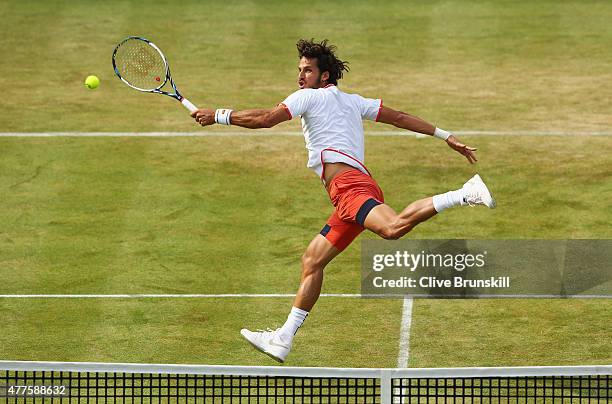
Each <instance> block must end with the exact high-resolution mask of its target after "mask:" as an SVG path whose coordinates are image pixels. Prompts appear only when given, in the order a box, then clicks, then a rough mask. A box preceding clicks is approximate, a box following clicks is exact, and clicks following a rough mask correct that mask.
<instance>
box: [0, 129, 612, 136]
mask: <svg viewBox="0 0 612 404" xmlns="http://www.w3.org/2000/svg"><path fill="white" fill-rule="evenodd" d="M365 133H366V135H367V136H416V137H427V135H422V134H417V133H414V132H409V131H394V130H390V131H368V130H366V132H365ZM453 133H456V134H457V135H478V136H612V131H581V130H575V131H525V130H516V131H494V130H491V131H486V130H459V131H454V132H453ZM234 136H303V134H302V132H301V131H266V130H262V131H252V130H241V131H214V132H211V131H204V130H203V131H200V132H0V137H234Z"/></svg>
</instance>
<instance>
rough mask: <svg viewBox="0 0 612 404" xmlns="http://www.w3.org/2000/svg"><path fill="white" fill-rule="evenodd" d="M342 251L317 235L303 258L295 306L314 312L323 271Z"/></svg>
mask: <svg viewBox="0 0 612 404" xmlns="http://www.w3.org/2000/svg"><path fill="white" fill-rule="evenodd" d="M338 254H340V250H338V249H337V248H336V247H334V246H333V245H332V243H330V242H329V240H327V239H326V238H325V237H323V236H322V235H320V234H317V235H316V237H315V238H314V239H313V240H312V241H311V242H310V244H309V245H308V248H306V252H304V255H303V256H302V279H301V280H300V287H299V289H298V291H297V294H296V295H295V299H294V300H293V306H294V307H297V308H299V309H301V310H304V311H310V310H312V307H313V306H314V304H315V303H316V301H317V299H318V298H319V295H320V294H321V285H322V284H323V269H324V268H325V267H326V266H327V264H329V263H330V262H331V260H333V259H334V258H335V257H336V256H337V255H338Z"/></svg>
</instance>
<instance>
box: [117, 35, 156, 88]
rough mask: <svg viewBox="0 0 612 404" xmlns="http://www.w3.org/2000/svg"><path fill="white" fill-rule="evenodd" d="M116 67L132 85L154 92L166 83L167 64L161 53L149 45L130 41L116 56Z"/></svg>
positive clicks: (118, 50)
mask: <svg viewBox="0 0 612 404" xmlns="http://www.w3.org/2000/svg"><path fill="white" fill-rule="evenodd" d="M115 66H116V67H117V70H118V71H119V74H120V75H121V77H122V78H123V79H124V80H125V81H127V82H128V83H129V84H130V85H132V86H134V87H138V88H140V89H143V90H153V89H156V88H159V87H161V86H162V85H163V84H164V83H165V82H166V63H165V62H164V59H163V58H162V56H161V55H160V54H159V52H158V51H157V50H156V49H155V48H153V47H152V46H150V45H149V44H148V43H146V42H144V41H141V40H136V39H130V40H127V41H125V42H124V43H123V44H122V45H121V46H120V47H119V48H118V49H117V53H116V55H115Z"/></svg>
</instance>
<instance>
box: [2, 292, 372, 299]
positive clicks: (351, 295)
mask: <svg viewBox="0 0 612 404" xmlns="http://www.w3.org/2000/svg"><path fill="white" fill-rule="evenodd" d="M243 297H295V294H293V293H221V294H203V293H185V294H112V295H110V294H109V295H104V294H22V295H19V294H13V295H0V298H2V299H30V298H46V299H155V298H170V299H176V298H190V299H193V298H197V299H202V298H204V299H223V298H243ZM320 297H342V298H358V297H361V294H358V293H322V294H321V296H320Z"/></svg>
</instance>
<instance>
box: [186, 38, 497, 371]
mask: <svg viewBox="0 0 612 404" xmlns="http://www.w3.org/2000/svg"><path fill="white" fill-rule="evenodd" d="M297 49H298V52H299V65H298V70H299V73H298V80H297V84H298V86H299V90H297V91H296V92H294V93H293V94H291V95H289V96H288V97H287V98H286V99H285V100H284V101H283V102H282V103H280V104H278V106H276V107H275V108H272V109H253V110H245V111H233V110H231V109H228V108H225V109H217V110H212V109H200V110H198V111H196V112H194V113H192V114H191V116H192V117H194V118H195V120H196V121H197V122H198V123H199V124H201V125H202V126H207V125H212V124H215V123H217V124H222V125H237V126H241V127H244V128H250V129H257V128H270V127H273V126H275V125H278V124H279V123H281V122H284V121H288V120H290V119H293V118H295V117H297V116H299V117H300V118H301V120H302V129H303V132H304V137H305V139H306V148H307V149H308V164H307V167H309V168H311V169H313V170H314V171H315V173H316V174H317V175H318V176H319V177H320V178H321V180H322V182H323V185H324V186H325V189H326V190H327V193H328V194H329V198H330V200H331V203H332V204H333V206H334V208H335V209H334V211H333V213H332V214H331V216H330V217H329V219H328V220H327V223H326V224H325V226H324V227H323V229H322V230H321V232H320V233H319V234H317V235H316V236H315V238H314V239H313V240H312V241H311V242H310V244H309V245H308V247H307V248H306V251H305V253H304V255H303V256H302V277H301V282H300V287H299V289H298V291H297V294H296V296H295V299H294V302H293V308H292V309H291V312H290V313H289V317H288V318H287V321H286V322H285V324H284V325H283V326H282V327H281V328H279V329H277V330H268V331H258V332H253V331H249V330H247V329H243V330H241V334H242V335H243V336H244V338H246V339H247V340H248V341H249V342H250V343H251V344H252V345H253V346H254V347H255V348H257V349H258V350H260V351H262V352H264V353H265V354H267V355H269V356H271V357H272V358H274V359H276V360H277V361H279V362H284V361H285V359H286V358H287V355H288V354H289V351H290V350H291V346H292V343H293V338H294V336H295V334H296V332H297V330H298V329H299V328H300V327H301V325H302V323H303V322H304V320H305V319H306V316H308V313H309V312H310V311H311V310H312V307H313V306H314V304H315V303H316V301H317V299H318V298H319V294H320V293H321V285H322V283H323V269H324V268H325V266H326V265H327V264H329V262H330V261H331V260H333V259H334V257H336V256H337V255H338V254H340V253H341V252H342V251H343V250H344V249H345V248H346V247H347V246H348V245H349V244H351V242H352V241H353V240H354V239H355V237H357V236H358V235H359V234H360V233H361V232H362V231H363V230H364V229H368V230H370V231H372V232H374V233H376V234H378V235H379V236H381V237H383V238H385V239H398V238H400V237H402V236H403V235H405V234H406V233H408V232H409V231H410V230H412V229H413V228H414V227H415V226H416V225H417V224H419V223H421V222H423V221H425V220H427V219H429V218H431V217H432V216H434V215H436V214H438V213H440V212H442V211H443V210H445V209H448V208H451V207H455V206H468V205H469V206H474V205H484V206H487V207H489V208H494V207H495V201H494V199H493V198H492V196H491V193H490V192H489V190H488V189H487V187H486V185H485V184H484V183H483V181H482V180H481V178H480V177H479V176H478V174H477V175H475V176H474V177H472V178H471V179H470V180H469V181H467V182H466V183H465V184H464V185H463V187H462V188H459V189H457V190H454V191H449V192H446V193H442V194H439V195H435V196H433V197H428V198H424V199H420V200H418V201H416V202H413V203H411V204H410V205H408V206H407V207H406V208H405V209H404V210H402V211H401V212H400V213H397V212H396V211H395V210H393V208H391V207H390V206H389V205H387V204H385V203H384V202H385V200H384V197H383V192H382V191H381V189H380V187H379V186H378V185H377V183H376V181H375V180H374V178H372V175H371V174H370V171H369V170H368V169H367V167H366V166H365V163H364V157H365V150H364V134H363V123H362V120H363V119H367V120H371V121H376V122H382V123H386V124H390V125H393V126H396V127H398V128H402V129H407V130H410V131H413V132H418V133H423V134H426V135H431V136H434V137H437V138H439V139H441V140H443V141H444V142H445V143H446V144H447V145H448V146H449V147H450V148H451V149H453V150H455V151H456V152H458V153H460V154H462V155H463V156H465V158H466V159H467V160H468V161H469V162H470V163H474V162H476V156H475V155H474V151H476V149H475V148H472V147H469V146H467V145H465V144H463V143H461V142H460V141H459V140H458V139H457V137H456V136H454V135H453V134H452V133H450V132H447V131H444V130H442V129H440V128H436V127H435V126H433V125H432V124H430V123H427V122H425V121H424V120H422V119H420V118H417V117H415V116H412V115H409V114H406V113H404V112H400V111H396V110H394V109H392V108H389V107H388V106H385V105H383V103H382V100H380V99H371V98H364V97H362V96H360V95H357V94H348V93H345V92H342V91H341V90H340V89H339V88H338V80H340V79H341V78H342V74H343V72H347V71H348V66H347V63H346V62H343V61H342V60H340V59H338V57H337V56H336V55H335V50H336V47H335V46H333V45H329V44H328V41H327V40H324V41H322V42H320V43H317V42H314V40H303V39H302V40H300V41H298V43H297Z"/></svg>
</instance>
